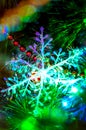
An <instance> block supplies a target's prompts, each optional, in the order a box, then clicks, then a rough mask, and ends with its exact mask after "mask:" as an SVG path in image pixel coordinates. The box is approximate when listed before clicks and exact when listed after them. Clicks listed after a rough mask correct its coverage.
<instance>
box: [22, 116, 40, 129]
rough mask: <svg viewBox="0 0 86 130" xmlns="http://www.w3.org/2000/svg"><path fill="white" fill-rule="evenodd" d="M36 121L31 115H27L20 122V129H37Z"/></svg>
mask: <svg viewBox="0 0 86 130" xmlns="http://www.w3.org/2000/svg"><path fill="white" fill-rule="evenodd" d="M36 127H37V121H36V119H35V118H33V117H29V118H27V119H26V120H24V121H23V122H22V124H21V130H38V128H36Z"/></svg>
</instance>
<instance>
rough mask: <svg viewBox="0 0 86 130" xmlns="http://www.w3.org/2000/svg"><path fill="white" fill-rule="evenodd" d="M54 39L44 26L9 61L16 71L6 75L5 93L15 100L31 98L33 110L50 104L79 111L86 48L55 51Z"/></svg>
mask: <svg viewBox="0 0 86 130" xmlns="http://www.w3.org/2000/svg"><path fill="white" fill-rule="evenodd" d="M52 40H53V39H52V38H50V36H49V35H48V34H46V35H44V28H43V27H41V28H40V32H36V37H35V41H36V43H34V44H33V45H29V46H28V47H27V50H28V51H27V50H26V51H25V52H24V53H20V54H19V55H18V56H17V57H16V58H14V59H12V60H11V61H10V62H9V67H8V68H9V69H11V70H12V71H13V72H14V74H13V77H9V78H8V79H6V78H5V81H6V85H7V88H6V89H4V90H2V91H1V92H2V93H4V96H7V97H9V98H10V97H12V98H13V99H14V98H18V97H20V96H21V97H22V98H24V97H27V99H28V104H29V106H30V107H31V108H32V109H33V111H37V110H38V108H40V109H41V108H43V107H46V106H48V105H49V106H52V107H53V106H56V107H60V108H61V109H64V110H67V111H68V112H69V111H76V108H75V107H76V104H79V108H81V107H80V104H83V100H82V98H81V97H80V94H81V93H83V86H85V84H86V77H85V76H80V73H81V69H80V67H81V66H80V64H81V63H82V62H83V61H84V58H83V49H78V48H76V49H71V50H69V51H67V52H63V51H62V48H60V49H59V50H58V51H52V44H51V42H52ZM73 70H74V71H75V72H77V74H76V75H74V74H73V73H72V72H73ZM79 101H80V103H79ZM78 111H79V112H80V109H79V110H78ZM75 115H77V114H76V112H75ZM72 116H73V114H72Z"/></svg>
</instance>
